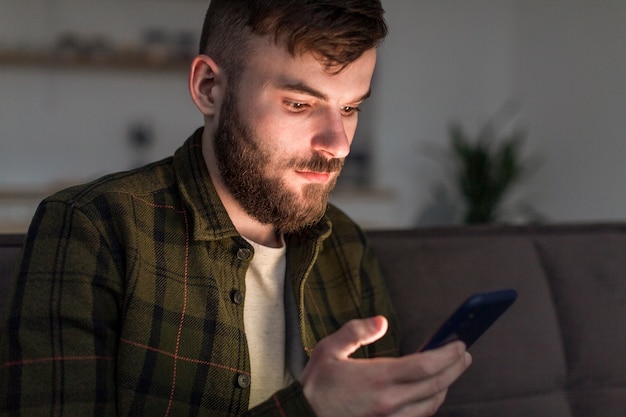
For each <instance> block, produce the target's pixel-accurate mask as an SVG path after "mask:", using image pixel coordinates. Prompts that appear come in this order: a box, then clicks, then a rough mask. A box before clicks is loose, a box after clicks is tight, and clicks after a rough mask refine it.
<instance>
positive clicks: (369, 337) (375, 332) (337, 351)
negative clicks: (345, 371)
mask: <svg viewBox="0 0 626 417" xmlns="http://www.w3.org/2000/svg"><path fill="white" fill-rule="evenodd" d="M388 326H389V323H388V322H387V319H386V318H385V317H383V316H375V317H371V318H368V319H358V320H351V321H349V322H348V323H346V324H345V325H343V326H342V327H341V328H340V329H339V330H338V331H337V332H335V333H333V334H331V335H330V336H327V337H326V338H324V339H323V340H322V341H321V342H320V343H318V345H317V346H316V347H315V350H316V351H319V350H321V351H322V352H320V353H321V354H323V355H324V356H326V355H329V356H332V357H335V358H338V359H345V358H348V357H349V356H350V355H352V354H353V353H354V352H356V351H357V349H359V348H360V347H361V346H365V345H369V344H371V343H373V342H375V341H376V340H378V339H380V338H381V337H383V336H384V335H385V333H387V328H388Z"/></svg>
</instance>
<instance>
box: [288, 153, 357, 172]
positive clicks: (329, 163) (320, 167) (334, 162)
mask: <svg viewBox="0 0 626 417" xmlns="http://www.w3.org/2000/svg"><path fill="white" fill-rule="evenodd" d="M344 163H345V158H332V159H327V158H324V157H323V156H322V155H320V154H314V155H313V156H312V157H311V158H310V159H308V160H293V161H292V162H291V164H290V166H292V167H294V168H295V169H296V170H298V171H311V172H339V171H341V170H342V169H343V165H344Z"/></svg>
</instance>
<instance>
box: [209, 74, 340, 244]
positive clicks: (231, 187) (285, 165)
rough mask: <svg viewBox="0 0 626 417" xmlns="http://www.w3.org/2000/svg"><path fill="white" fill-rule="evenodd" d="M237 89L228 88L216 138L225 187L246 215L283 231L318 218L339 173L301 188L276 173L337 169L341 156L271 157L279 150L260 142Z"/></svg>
mask: <svg viewBox="0 0 626 417" xmlns="http://www.w3.org/2000/svg"><path fill="white" fill-rule="evenodd" d="M235 91H236V88H235V87H234V86H232V85H231V86H229V88H228V91H227V92H226V97H225V98H224V103H223V105H222V109H221V117H220V121H219V123H218V126H217V130H216V132H215V137H214V149H215V156H216V160H217V165H218V169H219V172H220V174H221V176H222V181H223V182H224V184H225V185H226V187H227V188H228V191H229V192H230V193H231V194H232V195H233V196H234V198H235V199H236V200H237V202H238V203H239V204H240V205H241V207H242V208H243V209H244V211H245V212H246V213H247V214H248V215H249V216H251V217H252V218H254V219H256V220H257V221H258V222H260V223H262V224H271V225H274V226H275V227H276V228H277V229H278V230H279V231H280V232H282V233H292V232H296V231H298V230H301V229H303V228H305V227H307V226H311V225H313V224H315V223H317V222H319V221H320V220H321V218H322V217H323V216H324V213H325V212H326V209H327V206H328V198H329V196H330V193H331V191H332V190H333V188H334V187H335V184H336V182H337V175H335V176H334V177H333V178H332V179H331V180H330V181H329V182H328V183H326V184H306V185H304V186H303V187H302V189H301V190H300V191H298V190H294V189H291V188H289V187H288V184H286V183H285V181H284V180H283V178H282V177H281V176H280V175H281V173H283V172H287V171H289V170H292V171H293V170H298V171H312V172H329V173H334V172H337V173H338V172H340V171H341V169H342V167H343V164H344V159H327V158H325V157H323V156H322V155H320V154H317V153H315V154H313V155H312V156H311V157H310V158H307V159H302V158H300V159H298V158H293V159H289V160H285V159H276V158H274V155H276V154H277V153H278V152H277V150H276V149H272V148H271V147H270V146H268V145H267V144H270V143H273V142H272V140H271V138H265V139H266V140H265V141H261V140H259V138H257V137H255V135H254V132H253V130H252V129H251V128H250V127H249V126H248V125H246V124H245V123H244V122H243V120H241V117H240V114H239V110H238V105H237V104H238V103H237V99H236V95H235ZM273 173H275V174H274V175H272V174H273Z"/></svg>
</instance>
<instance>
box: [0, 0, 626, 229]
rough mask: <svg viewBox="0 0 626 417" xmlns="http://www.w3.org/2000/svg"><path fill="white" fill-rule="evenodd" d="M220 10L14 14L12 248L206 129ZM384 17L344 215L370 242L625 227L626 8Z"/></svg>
mask: <svg viewBox="0 0 626 417" xmlns="http://www.w3.org/2000/svg"><path fill="white" fill-rule="evenodd" d="M207 5H208V1H206V0H0V232H23V231H25V230H26V227H27V226H28V223H29V221H30V218H31V216H32V214H33V212H34V210H35V208H36V206H37V204H38V202H39V201H40V200H41V199H42V198H43V197H44V196H46V195H48V194H50V193H52V192H54V191H57V190H58V189H61V188H63V187H66V186H68V185H72V184H76V183H81V182H85V181H89V180H91V179H94V178H96V177H98V176H101V175H104V174H106V173H109V172H114V171H119V170H125V169H130V168H133V167H135V166H138V165H140V164H143V163H145V162H149V161H152V160H156V159H160V158H162V157H165V156H169V155H171V154H172V153H173V152H174V151H175V149H176V148H177V147H178V146H180V144H181V143H182V142H183V141H184V140H185V139H186V138H187V137H188V136H189V135H190V134H191V133H192V132H193V131H194V130H195V128H196V127H198V126H200V125H201V123H202V118H201V116H200V114H199V112H198V111H197V109H196V108H195V107H194V106H193V104H192V102H191V100H190V98H189V95H188V92H187V70H188V66H189V62H190V60H191V58H192V56H193V55H194V54H195V52H196V45H197V41H198V38H199V35H200V30H201V26H202V21H203V17H204V13H205V11H206V8H207ZM383 5H384V7H385V9H386V11H387V14H386V17H387V21H388V24H389V26H390V34H389V37H388V39H387V40H386V41H385V43H384V44H383V46H382V47H381V48H380V51H379V61H378V66H377V70H376V74H375V77H374V82H373V96H372V98H370V99H369V100H368V102H367V103H366V105H365V106H364V111H363V112H362V113H361V116H360V117H361V119H360V126H359V129H358V132H357V136H356V138H355V142H354V145H353V151H352V154H351V156H350V157H349V160H348V162H347V164H346V169H345V173H344V174H345V175H344V176H343V178H342V180H341V183H340V184H339V186H338V188H337V190H336V192H335V193H334V195H333V202H334V203H336V204H337V205H339V206H340V207H341V208H343V209H344V210H345V211H347V212H348V213H349V214H350V215H352V216H353V217H354V218H355V219H356V220H357V221H358V222H359V223H361V224H362V225H363V226H364V227H366V228H403V227H416V226H431V225H449V224H459V223H463V222H493V221H498V222H510V223H527V222H595V221H622V220H624V219H626V191H624V189H625V185H626V163H624V157H625V156H626V75H625V74H626V2H624V1H623V0H578V1H575V2H572V1H566V0H471V1H467V0H429V1H424V0H383ZM485 201H488V203H489V204H487V205H488V206H489V207H488V209H485V210H482V212H485V213H487V214H485V215H482V216H481V215H479V216H477V217H473V218H471V219H470V218H468V211H471V210H470V208H472V207H473V208H474V209H476V210H475V211H477V212H481V210H480V209H482V208H484V206H485V204H486V203H485ZM469 217H471V216H469Z"/></svg>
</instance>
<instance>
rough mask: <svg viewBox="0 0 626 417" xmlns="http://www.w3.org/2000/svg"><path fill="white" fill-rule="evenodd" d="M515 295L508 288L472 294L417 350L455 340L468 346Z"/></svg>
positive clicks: (502, 311) (495, 318) (485, 329)
mask: <svg viewBox="0 0 626 417" xmlns="http://www.w3.org/2000/svg"><path fill="white" fill-rule="evenodd" d="M516 299H517V291H516V290H514V289H512V288H508V289H504V290H498V291H492V292H484V293H478V294H474V295H472V296H471V297H469V298H468V299H466V300H465V301H464V302H463V303H462V304H461V305H460V306H459V308H457V310H456V311H455V312H454V313H453V314H452V315H451V316H450V317H449V318H448V319H447V320H446V321H445V322H444V323H443V324H442V325H441V327H439V329H438V330H437V331H436V332H435V333H434V334H433V335H432V337H431V338H430V339H428V341H426V342H425V343H424V344H423V345H422V346H421V347H420V348H419V349H418V350H419V351H420V352H423V351H425V350H429V349H435V348H438V347H440V346H443V345H445V344H446V343H450V342H453V341H455V340H461V341H463V342H464V343H465V346H467V347H468V348H469V347H470V346H471V345H473V344H474V342H476V341H477V340H478V338H479V337H480V336H482V334H483V333H485V331H487V329H488V328H489V327H490V326H491V325H492V324H493V323H494V322H495V321H496V320H498V318H499V317H500V316H501V315H502V314H503V313H504V312H505V311H506V310H507V309H508V308H509V307H510V306H511V304H513V303H514V302H515V300H516Z"/></svg>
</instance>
